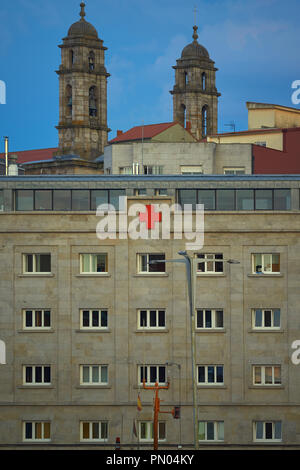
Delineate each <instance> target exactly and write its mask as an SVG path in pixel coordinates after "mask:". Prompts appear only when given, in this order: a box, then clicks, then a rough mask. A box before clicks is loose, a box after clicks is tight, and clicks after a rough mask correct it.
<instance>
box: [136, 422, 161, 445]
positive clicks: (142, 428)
mask: <svg viewBox="0 0 300 470" xmlns="http://www.w3.org/2000/svg"><path fill="white" fill-rule="evenodd" d="M165 439H166V423H165V422H164V421H159V422H158V440H159V441H163V440H165ZM139 440H140V441H144V442H153V422H152V421H139Z"/></svg>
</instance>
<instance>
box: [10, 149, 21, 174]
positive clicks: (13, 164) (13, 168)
mask: <svg viewBox="0 0 300 470" xmlns="http://www.w3.org/2000/svg"><path fill="white" fill-rule="evenodd" d="M17 160H18V155H16V154H15V153H12V154H10V156H9V166H8V175H9V176H18V173H19V172H18V165H17Z"/></svg>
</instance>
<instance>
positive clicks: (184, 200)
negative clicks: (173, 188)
mask: <svg viewBox="0 0 300 470" xmlns="http://www.w3.org/2000/svg"><path fill="white" fill-rule="evenodd" d="M179 204H180V205H181V207H182V209H184V205H185V204H192V206H193V209H194V210H195V209H196V204H197V190H196V189H180V190H179Z"/></svg>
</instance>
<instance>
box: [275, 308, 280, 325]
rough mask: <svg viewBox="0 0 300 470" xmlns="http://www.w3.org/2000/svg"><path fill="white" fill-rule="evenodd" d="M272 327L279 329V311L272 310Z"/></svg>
mask: <svg viewBox="0 0 300 470" xmlns="http://www.w3.org/2000/svg"><path fill="white" fill-rule="evenodd" d="M274 326H277V327H280V309H275V310H274Z"/></svg>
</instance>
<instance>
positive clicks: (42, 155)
mask: <svg viewBox="0 0 300 470" xmlns="http://www.w3.org/2000/svg"><path fill="white" fill-rule="evenodd" d="M56 150H57V148H56V147H53V148H48V149H36V150H21V151H20V152H9V153H10V154H12V153H14V154H16V155H17V156H18V161H17V163H27V162H35V161H40V160H51V159H52V158H53V152H55V151H56ZM4 157H5V154H4V153H0V158H4Z"/></svg>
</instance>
